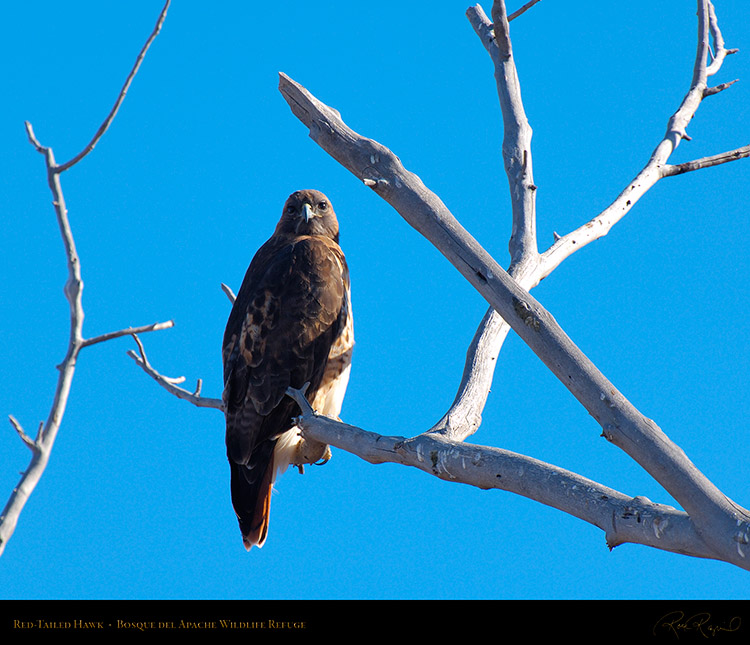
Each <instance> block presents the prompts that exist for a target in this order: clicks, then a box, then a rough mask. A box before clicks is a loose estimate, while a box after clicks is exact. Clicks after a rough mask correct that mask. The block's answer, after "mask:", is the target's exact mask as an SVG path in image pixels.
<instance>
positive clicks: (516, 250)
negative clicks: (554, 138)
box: [466, 0, 537, 267]
mask: <svg viewBox="0 0 750 645" xmlns="http://www.w3.org/2000/svg"><path fill="white" fill-rule="evenodd" d="M466 14H467V16H468V18H469V21H470V22H471V25H472V27H473V28H474V30H475V31H476V32H477V35H479V37H480V39H481V41H482V43H483V44H484V46H485V48H486V49H487V51H488V52H489V54H490V57H491V58H492V61H493V63H494V65H495V80H496V82H497V93H498V98H499V99H500V109H501V112H502V117H503V145H502V153H503V154H502V156H503V161H504V165H505V173H506V175H507V177H508V186H509V194H510V197H511V211H512V216H513V228H512V233H511V237H510V242H509V249H510V254H511V267H512V266H514V265H515V264H518V263H520V262H533V261H534V260H535V259H536V255H537V245H536V186H535V185H534V175H533V171H532V161H531V159H532V155H531V135H532V130H531V126H530V125H529V121H528V119H527V117H526V113H525V111H524V108H523V101H522V99H521V84H520V82H519V80H518V71H517V70H516V64H515V61H514V59H513V47H512V45H511V40H510V27H509V25H508V18H507V15H506V9H505V3H504V2H503V0H496V1H495V3H494V5H493V7H492V19H493V22H492V23H490V21H489V20H488V19H487V16H486V15H485V14H484V11H483V10H482V7H480V6H479V5H476V6H475V7H471V8H470V9H469V10H468V11H467V12H466Z"/></svg>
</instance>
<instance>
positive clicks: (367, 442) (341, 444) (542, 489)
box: [288, 389, 716, 558]
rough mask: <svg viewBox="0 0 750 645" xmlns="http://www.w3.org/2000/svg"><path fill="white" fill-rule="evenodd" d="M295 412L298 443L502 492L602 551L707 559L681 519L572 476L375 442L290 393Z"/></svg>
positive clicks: (533, 462) (436, 441)
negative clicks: (583, 532)
mask: <svg viewBox="0 0 750 645" xmlns="http://www.w3.org/2000/svg"><path fill="white" fill-rule="evenodd" d="M288 394H289V396H291V397H293V398H294V400H295V401H296V402H297V404H298V405H299V406H300V408H301V409H302V411H303V412H302V416H301V417H300V418H299V419H298V420H297V423H298V425H299V427H300V428H301V429H302V433H303V436H305V437H307V436H308V435H310V436H312V437H314V438H315V439H316V440H317V441H321V442H325V443H327V444H329V445H332V446H336V447H337V448H339V449H341V450H346V451H347V452H350V453H352V454H355V455H357V456H358V457H360V458H361V459H364V460H365V461H367V462H369V463H372V464H381V463H397V464H401V465H403V466H411V467H413V468H417V469H419V470H421V471H423V472H425V473H427V474H429V475H432V476H434V477H438V478H439V479H442V480H445V481H448V482H452V483H462V484H467V485H470V486H475V487H477V488H481V489H483V490H489V489H497V490H504V491H508V492H511V493H515V494H517V495H522V496H524V497H527V498H529V499H533V500H535V501H538V502H540V503H542V504H545V505H547V506H551V507H553V508H556V509H558V510H561V511H563V512H565V513H568V514H570V515H573V516H575V517H577V518H579V519H581V520H584V521H585V522H588V523H590V524H592V525H594V526H596V527H598V528H600V529H601V530H602V531H604V532H605V535H606V541H607V545H608V546H609V548H610V549H612V548H614V547H616V546H618V545H620V544H625V543H628V542H632V543H636V544H643V545H646V546H652V547H655V548H659V549H662V550H665V551H672V552H675V553H682V554H685V555H690V556H694V557H700V558H715V557H716V556H715V555H714V554H713V553H712V552H711V551H710V550H709V549H708V548H707V547H706V544H705V543H704V542H703V540H702V539H701V538H700V536H699V535H698V534H697V533H696V531H695V527H694V525H693V523H692V522H691V520H690V517H689V516H688V515H687V513H685V512H683V511H680V510H676V509H674V508H672V507H671V506H665V505H662V504H654V503H653V502H651V501H650V500H648V499H647V498H645V497H631V496H629V495H625V494H623V493H620V492H618V491H616V490H613V489H611V488H609V487H607V486H603V485H601V484H599V483H597V482H595V481H592V480H590V479H587V478H585V477H582V476H581V475H578V474H576V473H573V472H570V471H568V470H565V469H563V468H559V467H557V466H554V465H552V464H547V463H544V462H542V461H539V460H537V459H533V458H532V457H527V456H525V455H520V454H517V453H514V452H511V451H509V450H503V449H501V448H490V447H487V446H477V445H473V444H468V443H466V442H456V441H451V440H448V439H446V438H445V437H442V436H438V435H435V434H421V435H417V436H415V437H413V438H411V439H405V438H404V437H402V436H396V437H394V436H382V435H379V434H376V433H374V432H368V431H367V430H363V429H361V428H358V427H356V426H352V425H348V424H345V423H341V422H339V421H336V420H334V419H330V418H328V417H325V416H322V415H318V414H316V413H315V412H314V411H313V410H312V408H311V407H310V405H309V403H308V402H307V399H305V397H304V396H303V395H302V394H301V393H300V392H299V391H298V390H292V389H290V390H289V391H288Z"/></svg>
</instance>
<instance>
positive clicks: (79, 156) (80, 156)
mask: <svg viewBox="0 0 750 645" xmlns="http://www.w3.org/2000/svg"><path fill="white" fill-rule="evenodd" d="M170 2H171V0H167V2H166V3H165V4H164V8H163V9H162V10H161V13H160V14H159V19H158V20H157V21H156V25H155V26H154V30H153V31H152V32H151V35H150V36H149V37H148V40H146V43H145V44H144V45H143V48H142V49H141V51H140V53H139V54H138V57H137V58H136V59H135V64H134V65H133V68H132V69H131V70H130V74H128V77H127V78H126V79H125V83H124V84H123V86H122V89H121V90H120V93H119V94H118V95H117V100H116V101H115V104H114V105H113V106H112V109H111V110H110V112H109V114H108V115H107V118H106V119H104V122H103V123H102V124H101V125H100V126H99V129H98V130H97V131H96V134H95V135H94V136H93V138H92V139H91V141H89V143H88V145H87V146H86V147H85V148H84V149H83V150H81V152H79V153H78V154H77V155H76V156H75V157H73V158H72V159H71V160H70V161H68V162H66V163H64V164H60V165H59V166H57V169H56V170H57V172H58V173H60V172H64V171H66V170H67V169H68V168H70V167H71V166H75V165H76V164H77V163H78V162H79V161H80V160H81V159H83V158H84V157H85V156H86V155H87V154H89V153H90V152H91V151H92V150H93V149H94V147H95V146H96V144H97V143H99V139H101V138H102V137H103V136H104V133H105V132H106V131H107V130H108V129H109V126H110V125H111V124H112V121H114V119H115V116H117V112H118V110H119V109H120V106H121V105H122V102H123V101H124V100H125V95H126V94H127V93H128V90H129V89H130V85H131V83H132V82H133V79H134V78H135V75H136V74H137V73H138V69H139V68H140V66H141V63H142V62H143V59H144V58H145V57H146V52H147V51H148V49H149V47H151V43H153V42H154V40H155V39H156V37H157V36H158V35H159V32H160V31H161V27H162V25H163V24H164V20H165V19H166V17H167V9H169V5H170Z"/></svg>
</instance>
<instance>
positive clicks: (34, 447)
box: [8, 414, 39, 452]
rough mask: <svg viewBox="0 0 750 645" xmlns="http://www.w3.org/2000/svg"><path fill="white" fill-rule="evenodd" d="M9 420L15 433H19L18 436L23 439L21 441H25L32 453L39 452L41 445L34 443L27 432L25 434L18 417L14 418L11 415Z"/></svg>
mask: <svg viewBox="0 0 750 645" xmlns="http://www.w3.org/2000/svg"><path fill="white" fill-rule="evenodd" d="M8 420H9V421H10V424H11V425H12V426H13V428H14V429H15V431H16V432H17V433H18V436H19V437H21V441H23V442H24V443H25V444H26V445H27V446H28V447H29V448H30V449H31V452H38V451H39V444H38V443H37V442H36V441H34V440H33V439H32V438H31V437H30V436H29V435H27V434H26V432H24V429H23V428H22V427H21V424H20V423H19V422H18V420H17V419H16V417H14V416H13V415H12V414H9V415H8Z"/></svg>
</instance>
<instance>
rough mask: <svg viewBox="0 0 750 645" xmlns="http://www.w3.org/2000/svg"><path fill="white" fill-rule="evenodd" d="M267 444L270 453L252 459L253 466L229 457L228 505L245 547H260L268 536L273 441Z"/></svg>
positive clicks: (248, 548) (272, 470) (272, 477)
mask: <svg viewBox="0 0 750 645" xmlns="http://www.w3.org/2000/svg"><path fill="white" fill-rule="evenodd" d="M270 444H271V445H270V446H268V449H269V450H268V452H269V453H270V454H269V455H268V457H267V458H266V459H261V460H259V461H258V462H256V466H255V468H249V467H248V466H245V465H244V464H238V463H237V462H234V461H232V460H230V465H231V489H232V505H233V506H234V512H235V514H236V515H237V520H238V522H239V524H240V531H241V532H242V542H243V543H244V545H245V548H246V549H247V550H248V551H249V550H250V549H251V548H252V547H254V546H257V547H262V546H263V543H264V542H265V541H266V537H267V536H268V521H269V518H270V512H271V490H272V489H273V480H274V476H273V473H274V464H273V442H270Z"/></svg>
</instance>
